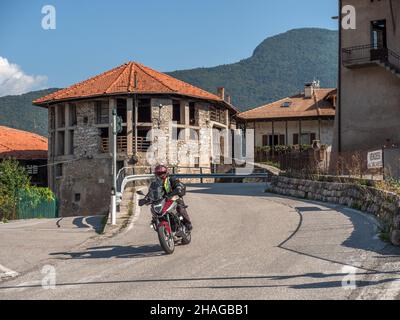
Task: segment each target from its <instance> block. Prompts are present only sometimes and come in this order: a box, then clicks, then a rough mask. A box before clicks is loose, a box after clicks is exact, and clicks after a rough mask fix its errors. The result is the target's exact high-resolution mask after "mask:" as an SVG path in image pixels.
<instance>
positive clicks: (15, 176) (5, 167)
mask: <svg viewBox="0 0 400 320" xmlns="http://www.w3.org/2000/svg"><path fill="white" fill-rule="evenodd" d="M29 187H30V177H29V175H28V173H27V172H26V170H25V168H23V167H22V166H21V165H20V164H19V162H18V161H16V160H11V159H10V160H4V161H2V162H0V219H2V220H8V219H15V218H16V213H17V205H18V194H19V191H20V190H27V189H29Z"/></svg>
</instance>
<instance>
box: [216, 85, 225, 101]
mask: <svg viewBox="0 0 400 320" xmlns="http://www.w3.org/2000/svg"><path fill="white" fill-rule="evenodd" d="M217 90H218V96H219V97H220V98H221V99H222V100H225V88H224V87H219V88H218V89H217Z"/></svg>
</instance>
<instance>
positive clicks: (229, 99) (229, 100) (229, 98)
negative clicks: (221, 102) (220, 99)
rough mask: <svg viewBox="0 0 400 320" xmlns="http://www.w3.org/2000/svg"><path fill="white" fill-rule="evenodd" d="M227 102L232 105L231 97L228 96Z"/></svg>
mask: <svg viewBox="0 0 400 320" xmlns="http://www.w3.org/2000/svg"><path fill="white" fill-rule="evenodd" d="M225 101H226V102H228V103H229V104H231V96H230V95H228V94H227V95H226V100H225Z"/></svg>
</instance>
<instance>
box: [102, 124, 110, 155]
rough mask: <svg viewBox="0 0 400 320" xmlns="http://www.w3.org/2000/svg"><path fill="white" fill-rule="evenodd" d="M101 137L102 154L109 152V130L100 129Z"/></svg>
mask: <svg viewBox="0 0 400 320" xmlns="http://www.w3.org/2000/svg"><path fill="white" fill-rule="evenodd" d="M100 137H101V152H103V153H105V152H108V142H109V140H108V128H101V129H100Z"/></svg>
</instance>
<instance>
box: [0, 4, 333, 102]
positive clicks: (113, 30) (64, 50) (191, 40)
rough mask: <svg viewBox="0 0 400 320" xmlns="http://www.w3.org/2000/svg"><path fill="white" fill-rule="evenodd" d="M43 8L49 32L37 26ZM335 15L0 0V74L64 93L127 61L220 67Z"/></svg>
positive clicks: (245, 7) (312, 10) (289, 9)
mask: <svg viewBox="0 0 400 320" xmlns="http://www.w3.org/2000/svg"><path fill="white" fill-rule="evenodd" d="M48 4H49V5H53V6H54V7H55V8H56V14H57V20H56V22H57V28H56V30H44V29H42V27H41V20H42V17H43V16H44V15H43V14H42V13H41V9H42V7H43V6H44V5H48ZM334 15H337V0H323V1H321V0H305V1H299V0H279V1H276V0H248V1H244V0H130V1H128V0H113V1H111V0H110V1H105V0H97V1H96V0H79V1H78V0H46V1H39V0H28V1H26V0H1V1H0V59H2V60H0V76H1V74H3V77H4V74H5V73H6V74H7V72H8V73H10V74H11V73H12V72H16V71H15V70H18V72H20V73H22V74H23V75H24V76H28V77H30V79H25V80H26V81H28V82H29V81H31V82H32V81H33V82H32V83H31V86H34V85H35V81H36V82H38V83H40V85H39V86H42V87H43V86H46V87H64V86H67V85H70V84H72V83H74V82H77V81H80V80H83V79H86V78H88V77H90V76H93V75H95V74H98V73H100V72H103V71H105V70H107V69H110V68H113V67H115V66H117V65H120V64H122V63H124V62H126V61H129V60H135V61H139V62H141V63H143V64H145V65H148V66H149V67H152V68H154V69H157V70H160V71H173V70H178V69H188V68H193V67H209V66H215V65H219V64H227V63H232V62H236V61H239V60H241V59H244V58H247V57H249V56H250V55H251V54H252V52H253V50H254V48H255V47H256V46H257V45H258V44H259V43H260V42H261V41H262V40H264V39H265V38H267V37H269V36H272V35H275V34H278V33H282V32H285V31H287V30H290V29H293V28H300V27H322V28H328V29H336V28H337V22H336V21H333V20H331V17H332V16H334ZM5 59H7V62H5ZM10 65H11V67H10ZM1 68H3V71H2V69H1ZM4 68H11V69H12V71H9V70H8V69H7V70H6V71H4ZM38 76H43V77H38ZM20 79H23V77H20ZM32 79H33V80H32ZM0 83H1V78H0ZM8 83H9V84H10V83H11V82H10V81H9V82H8ZM20 91H23V89H22V88H21V89H20ZM0 95H1V89H0Z"/></svg>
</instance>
